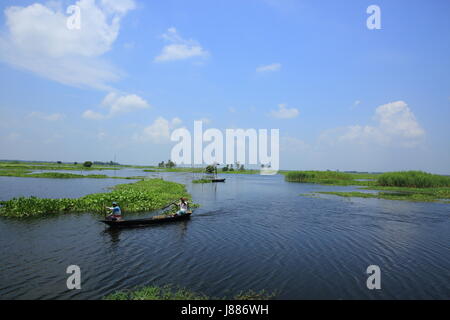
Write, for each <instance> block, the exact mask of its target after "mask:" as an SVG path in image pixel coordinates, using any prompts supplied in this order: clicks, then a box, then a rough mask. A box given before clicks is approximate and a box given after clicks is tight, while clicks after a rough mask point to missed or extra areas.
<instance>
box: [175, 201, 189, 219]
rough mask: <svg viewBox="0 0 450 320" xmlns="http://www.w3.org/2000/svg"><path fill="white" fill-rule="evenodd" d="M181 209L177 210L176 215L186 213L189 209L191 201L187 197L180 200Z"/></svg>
mask: <svg viewBox="0 0 450 320" xmlns="http://www.w3.org/2000/svg"><path fill="white" fill-rule="evenodd" d="M178 206H179V207H180V210H178V211H177V213H176V215H178V216H181V215H183V214H186V213H187V212H188V210H189V203H188V202H187V199H186V198H180V202H179V203H178Z"/></svg>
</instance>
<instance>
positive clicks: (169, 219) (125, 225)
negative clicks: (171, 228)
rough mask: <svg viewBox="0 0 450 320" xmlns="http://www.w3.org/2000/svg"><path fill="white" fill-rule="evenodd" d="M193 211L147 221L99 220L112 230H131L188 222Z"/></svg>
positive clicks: (147, 219)
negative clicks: (133, 228) (132, 228)
mask: <svg viewBox="0 0 450 320" xmlns="http://www.w3.org/2000/svg"><path fill="white" fill-rule="evenodd" d="M191 214H192V211H188V212H187V213H186V214H183V215H180V216H178V215H168V216H157V217H152V218H146V219H135V220H121V221H111V220H99V221H100V222H103V223H105V224H107V225H108V226H110V227H111V228H131V227H142V226H147V225H151V224H159V223H167V222H175V221H182V220H187V219H189V218H190V217H191Z"/></svg>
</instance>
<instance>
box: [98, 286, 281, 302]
mask: <svg viewBox="0 0 450 320" xmlns="http://www.w3.org/2000/svg"><path fill="white" fill-rule="evenodd" d="M274 296H275V294H269V293H267V292H266V291H264V290H263V291H260V292H255V291H251V290H250V291H246V292H240V293H238V294H237V295H235V296H234V297H233V298H232V299H233V300H269V299H272V298H273V297H274ZM103 299H104V300H218V299H217V298H211V297H208V296H206V295H204V294H199V293H195V292H192V291H190V290H187V289H184V288H174V287H172V286H164V287H157V286H148V287H142V288H139V289H136V290H133V291H128V290H125V291H119V292H116V293H112V294H110V295H107V296H106V297H104V298H103Z"/></svg>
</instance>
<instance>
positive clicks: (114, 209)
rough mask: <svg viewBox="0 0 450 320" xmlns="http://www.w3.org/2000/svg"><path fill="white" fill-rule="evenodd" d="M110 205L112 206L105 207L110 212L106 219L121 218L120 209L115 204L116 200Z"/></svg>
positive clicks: (116, 219)
mask: <svg viewBox="0 0 450 320" xmlns="http://www.w3.org/2000/svg"><path fill="white" fill-rule="evenodd" d="M112 205H113V206H112V207H106V209H108V210H111V214H109V215H108V216H107V217H106V219H108V220H112V221H120V220H122V210H120V207H119V205H118V204H117V202H113V203H112Z"/></svg>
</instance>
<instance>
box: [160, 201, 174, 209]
mask: <svg viewBox="0 0 450 320" xmlns="http://www.w3.org/2000/svg"><path fill="white" fill-rule="evenodd" d="M174 204H176V202H172V203H171V204H169V205H168V206H165V207H164V208H161V209H160V210H164V209H167V208H168V207H170V206H172V205H174Z"/></svg>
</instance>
